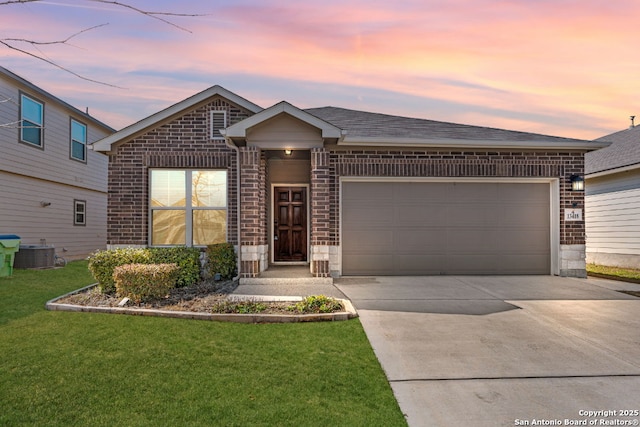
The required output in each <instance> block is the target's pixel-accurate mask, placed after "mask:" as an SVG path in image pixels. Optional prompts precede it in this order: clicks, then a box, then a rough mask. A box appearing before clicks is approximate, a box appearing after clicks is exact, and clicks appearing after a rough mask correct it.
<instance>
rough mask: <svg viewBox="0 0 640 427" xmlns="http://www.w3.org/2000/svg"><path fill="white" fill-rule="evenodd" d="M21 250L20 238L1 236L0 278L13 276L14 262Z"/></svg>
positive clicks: (13, 235) (12, 235) (8, 235)
mask: <svg viewBox="0 0 640 427" xmlns="http://www.w3.org/2000/svg"><path fill="white" fill-rule="evenodd" d="M19 248H20V236H16V235H15V234H0V277H4V276H11V275H12V274H13V260H14V258H15V253H16V252H18V250H19Z"/></svg>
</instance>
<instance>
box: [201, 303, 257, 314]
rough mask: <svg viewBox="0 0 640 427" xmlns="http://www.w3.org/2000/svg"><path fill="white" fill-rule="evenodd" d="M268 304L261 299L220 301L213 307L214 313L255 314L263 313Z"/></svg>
mask: <svg viewBox="0 0 640 427" xmlns="http://www.w3.org/2000/svg"><path fill="white" fill-rule="evenodd" d="M266 309H267V305H266V304H265V303H262V302H260V301H220V302H218V303H216V304H214V305H213V306H212V307H211V312H212V313H223V314H254V313H262V312H263V311H265V310H266Z"/></svg>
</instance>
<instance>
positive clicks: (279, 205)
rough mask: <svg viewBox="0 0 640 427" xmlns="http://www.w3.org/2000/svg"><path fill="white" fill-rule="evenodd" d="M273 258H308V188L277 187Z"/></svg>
mask: <svg viewBox="0 0 640 427" xmlns="http://www.w3.org/2000/svg"><path fill="white" fill-rule="evenodd" d="M273 197H274V202H273V206H274V214H273V234H274V236H273V260H274V261H276V262H278V261H306V260H307V189H306V188H305V187H275V188H274V191H273Z"/></svg>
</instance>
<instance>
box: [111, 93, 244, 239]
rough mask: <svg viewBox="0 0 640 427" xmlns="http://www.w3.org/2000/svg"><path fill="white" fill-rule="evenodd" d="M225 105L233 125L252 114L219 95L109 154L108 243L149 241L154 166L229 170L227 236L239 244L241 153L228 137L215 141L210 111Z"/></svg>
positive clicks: (221, 108)
mask: <svg viewBox="0 0 640 427" xmlns="http://www.w3.org/2000/svg"><path fill="white" fill-rule="evenodd" d="M223 109H224V110H226V111H227V117H228V123H229V124H233V123H236V122H238V121H240V120H242V119H244V118H246V117H249V116H250V115H251V114H252V113H251V112H249V111H246V110H244V109H241V108H239V107H237V106H235V105H233V104H230V103H229V102H227V101H226V100H224V99H223V98H214V99H212V100H211V101H210V102H208V103H207V104H205V105H201V106H198V107H195V108H193V109H192V110H191V111H188V112H185V113H184V114H183V115H182V116H180V117H177V118H175V119H174V120H172V121H170V122H167V123H165V124H162V125H159V126H158V127H156V128H154V129H151V130H149V131H148V132H146V133H145V134H143V135H141V136H138V137H136V138H135V139H133V140H132V141H129V142H126V143H124V144H122V145H121V146H119V147H117V148H116V150H115V154H114V155H110V156H109V197H108V200H109V201H108V224H107V244H109V245H146V244H147V242H148V224H149V218H148V200H149V193H148V188H149V183H148V180H149V173H148V172H149V168H181V169H226V170H227V180H228V183H229V185H228V188H229V190H228V194H227V207H228V220H229V224H228V231H227V233H228V234H227V240H228V241H229V242H231V243H233V244H237V243H238V232H237V230H238V227H237V223H236V218H237V194H236V192H237V190H236V189H237V167H238V165H237V159H236V154H235V151H234V150H232V149H230V148H229V147H227V146H226V144H225V143H224V141H218V140H211V139H210V119H211V117H210V111H211V110H223Z"/></svg>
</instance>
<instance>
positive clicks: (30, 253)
mask: <svg viewBox="0 0 640 427" xmlns="http://www.w3.org/2000/svg"><path fill="white" fill-rule="evenodd" d="M55 255H56V250H55V248H54V247H53V246H46V245H20V251H19V252H18V253H17V254H16V260H15V268H18V269H23V268H24V269H31V268H53V267H54V265H55Z"/></svg>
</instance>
